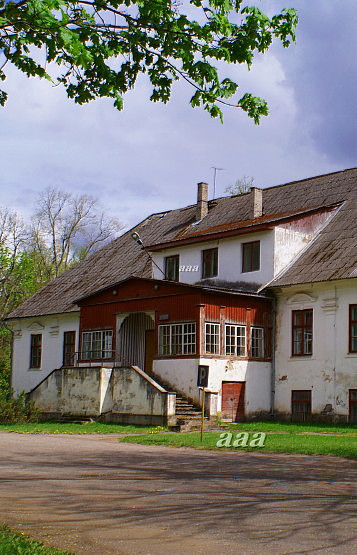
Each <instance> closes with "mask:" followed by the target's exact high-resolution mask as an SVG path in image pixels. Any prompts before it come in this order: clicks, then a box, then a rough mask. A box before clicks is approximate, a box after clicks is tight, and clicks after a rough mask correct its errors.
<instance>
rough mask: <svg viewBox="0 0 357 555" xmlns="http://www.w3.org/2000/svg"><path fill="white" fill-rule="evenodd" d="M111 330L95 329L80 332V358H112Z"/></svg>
mask: <svg viewBox="0 0 357 555" xmlns="http://www.w3.org/2000/svg"><path fill="white" fill-rule="evenodd" d="M112 344H113V331H112V330H96V331H85V332H83V333H82V359H84V360H96V359H103V358H112V357H113V351H112Z"/></svg>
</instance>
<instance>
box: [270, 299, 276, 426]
mask: <svg viewBox="0 0 357 555" xmlns="http://www.w3.org/2000/svg"><path fill="white" fill-rule="evenodd" d="M272 302H273V326H272V334H271V335H272V337H271V343H272V350H271V375H270V416H271V417H272V418H274V416H275V346H276V341H275V333H276V298H275V297H273V301H272Z"/></svg>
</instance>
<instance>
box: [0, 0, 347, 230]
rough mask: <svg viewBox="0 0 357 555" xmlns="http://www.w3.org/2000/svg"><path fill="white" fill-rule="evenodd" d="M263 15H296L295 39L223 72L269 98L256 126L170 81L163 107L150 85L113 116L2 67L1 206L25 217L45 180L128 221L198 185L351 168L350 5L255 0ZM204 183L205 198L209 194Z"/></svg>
mask: <svg viewBox="0 0 357 555" xmlns="http://www.w3.org/2000/svg"><path fill="white" fill-rule="evenodd" d="M256 4H257V5H258V6H259V7H262V9H265V10H267V12H268V13H269V14H271V13H273V12H274V11H277V10H280V9H281V8H284V7H295V8H296V9H297V10H298V13H299V18H300V23H299V26H298V31H297V43H296V44H295V45H293V46H291V47H290V48H288V49H283V48H282V47H280V46H278V44H276V45H275V46H274V47H273V48H271V50H270V51H269V53H267V54H265V55H264V56H262V57H259V58H257V59H256V62H255V64H254V66H253V68H252V70H251V71H250V72H247V71H246V70H245V69H244V68H242V67H235V66H234V67H231V68H229V76H231V77H232V78H233V79H235V80H236V81H238V82H239V84H240V87H241V88H240V90H241V91H242V94H243V92H248V91H249V92H252V93H253V94H255V95H257V96H262V97H263V98H265V99H266V100H268V103H269V107H270V115H269V117H268V118H264V119H263V121H262V123H261V124H260V125H259V126H255V125H254V122H253V121H252V120H250V119H248V118H247V116H246V115H244V114H243V113H240V112H239V111H238V110H237V109H236V110H234V109H227V110H226V111H225V122H224V125H221V124H220V123H219V121H218V120H212V119H211V118H210V116H209V115H208V114H207V113H205V112H203V111H201V110H199V109H192V108H191V107H190V106H189V104H188V100H189V98H190V93H191V94H192V92H191V91H190V90H189V89H188V88H187V87H186V86H184V85H179V86H176V87H175V89H174V92H173V96H172V100H171V102H170V103H169V104H167V105H162V104H154V103H152V102H150V101H149V100H148V97H149V95H150V91H149V89H148V87H147V84H146V83H145V81H142V82H140V83H139V84H138V86H137V87H136V88H135V90H134V91H132V92H130V94H129V95H127V96H126V97H125V109H124V111H123V112H118V111H117V110H115V108H113V107H112V103H111V102H110V101H105V100H101V101H95V102H92V103H91V104H89V105H85V106H77V105H75V104H74V103H73V102H72V101H70V100H68V99H67V98H66V96H65V93H64V91H62V90H61V89H60V88H59V87H57V88H54V87H52V86H51V84H49V83H48V82H42V81H39V80H36V79H27V78H26V77H24V76H22V75H21V74H19V73H18V72H16V71H14V70H11V69H9V70H7V76H8V78H7V81H6V82H5V88H6V90H7V91H8V93H9V100H8V102H7V104H6V106H5V108H0V142H1V148H0V161H1V173H0V192H1V198H0V204H2V205H6V206H9V207H11V208H14V209H16V210H18V211H20V212H21V213H23V214H25V215H26V214H29V212H30V210H31V207H32V206H33V204H34V202H35V199H36V196H37V194H38V192H39V191H41V190H43V189H45V188H46V187H48V186H55V187H59V188H61V189H63V190H65V191H71V192H78V193H84V192H86V193H89V194H91V195H93V196H94V197H97V198H99V199H100V200H101V202H102V205H103V207H104V208H105V209H106V211H107V212H108V214H109V215H110V216H115V217H117V218H119V219H120V220H121V221H122V222H123V223H125V225H126V226H128V225H134V224H135V223H136V222H137V221H139V220H140V219H142V218H144V217H145V216H147V215H149V214H151V213H152V212H159V211H162V210H167V209H170V208H176V207H179V206H184V205H187V204H191V203H194V202H195V200H196V183H197V182H198V181H207V182H208V183H210V184H212V182H213V170H212V166H217V167H219V168H224V170H223V171H219V172H218V175H217V190H216V196H222V195H223V194H224V190H225V188H226V187H227V186H228V185H230V184H232V183H234V182H235V181H236V180H237V179H238V178H241V177H242V176H244V175H245V176H251V177H254V182H255V184H256V185H257V186H261V187H267V186H271V185H277V184H280V183H286V182H288V181H293V180H296V179H301V178H305V177H311V176H313V175H319V174H323V173H328V172H331V171H337V170H341V169H345V168H349V167H354V166H355V165H356V159H357V156H356V154H357V126H356V122H357V78H356V66H357V33H356V23H357V16H356V0H262V1H259V0H257V1H256ZM212 193H213V191H212V187H211V195H212Z"/></svg>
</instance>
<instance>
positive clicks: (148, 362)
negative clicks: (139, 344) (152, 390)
mask: <svg viewBox="0 0 357 555" xmlns="http://www.w3.org/2000/svg"><path fill="white" fill-rule="evenodd" d="M154 356H155V330H146V331H145V372H146V373H147V374H151V373H152V366H153V360H154Z"/></svg>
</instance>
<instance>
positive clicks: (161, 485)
mask: <svg viewBox="0 0 357 555" xmlns="http://www.w3.org/2000/svg"><path fill="white" fill-rule="evenodd" d="M0 450H1V451H0V452H1V458H0V478H1V479H0V521H1V522H5V523H7V524H9V525H10V526H12V527H15V528H17V529H20V530H21V531H24V532H26V533H29V534H31V535H32V536H34V537H35V538H37V539H41V540H43V541H45V542H47V543H49V544H50V545H53V546H56V547H60V548H62V549H67V550H69V551H71V552H73V553H78V554H81V553H87V554H98V555H99V554H100V555H104V554H117V553H119V554H164V553H170V554H179V553H180V554H213V553H215V554H221V553H237V554H244V553H247V554H249V553H255V554H260V553H264V554H271V553H284V554H288V553H289V554H293V553H294V554H295V553H324V554H326V553H331V554H332V553H334V554H336V553H338V554H342V553H356V552H357V541H356V530H357V521H356V512H357V511H356V497H355V496H356V475H357V472H356V464H355V463H354V462H353V461H348V460H345V459H338V458H334V457H322V456H316V457H309V456H298V455H296V456H293V455H269V454H264V453H261V452H259V453H258V452H257V453H245V452H242V451H239V450H235V451H233V452H222V451H196V450H193V449H176V448H165V447H159V446H152V447H151V446H140V445H129V444H123V443H118V441H117V439H115V438H110V437H109V436H106V437H103V436H94V435H93V436H86V435H83V436H70V435H47V436H46V435H22V434H15V433H5V432H2V433H0Z"/></svg>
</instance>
